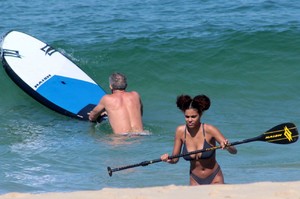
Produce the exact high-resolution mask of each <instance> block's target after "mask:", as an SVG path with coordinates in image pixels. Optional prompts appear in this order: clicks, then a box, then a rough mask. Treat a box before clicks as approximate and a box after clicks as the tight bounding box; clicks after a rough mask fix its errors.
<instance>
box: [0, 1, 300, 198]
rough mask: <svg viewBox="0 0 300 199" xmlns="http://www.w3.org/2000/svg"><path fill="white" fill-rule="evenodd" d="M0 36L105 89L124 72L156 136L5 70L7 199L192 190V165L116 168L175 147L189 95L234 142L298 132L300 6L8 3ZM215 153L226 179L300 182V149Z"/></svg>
mask: <svg viewBox="0 0 300 199" xmlns="http://www.w3.org/2000/svg"><path fill="white" fill-rule="evenodd" d="M0 9H1V23H0V33H1V34H5V33H6V32H7V31H10V30H18V31H22V32H25V33H28V34H30V35H33V36H35V37H37V38H39V39H41V40H43V41H45V42H46V43H48V44H50V45H52V46H53V47H55V48H57V49H58V50H60V51H61V52H63V53H65V54H66V55H67V56H69V57H70V58H71V59H72V60H73V61H74V62H75V63H76V64H77V65H79V66H80V67H81V68H82V69H83V70H84V71H85V72H86V73H87V74H88V75H90V76H91V77H92V78H93V79H94V80H95V81H96V82H97V83H99V84H100V85H101V86H102V87H103V88H104V89H106V90H107V91H109V89H108V76H109V75H110V74H111V73H112V72H115V71H118V72H122V73H125V74H126V75H127V76H128V83H129V87H128V90H136V91H138V92H139V93H140V95H141V97H142V100H143V104H144V124H145V128H146V130H148V131H149V132H151V135H150V136H140V137H120V136H116V135H113V134H112V132H111V129H110V127H109V125H108V124H107V123H103V124H100V125H96V126H94V125H93V124H91V123H89V122H84V121H78V120H75V119H71V118H68V117H65V116H63V115H59V114H58V113H55V112H53V111H51V110H49V109H48V108H46V107H44V106H42V105H41V104H39V103H38V102H36V101H34V100H33V99H32V98H31V97H29V96H28V95H27V94H25V93H24V92H23V91H22V90H21V89H20V88H18V87H17V86H16V85H15V84H14V83H13V82H12V81H11V80H10V78H9V77H8V76H7V74H6V73H5V71H4V69H3V68H2V70H0V90H1V98H0V103H1V106H0V113H1V117H0V194H3V193H7V192H33V193H36V192H61V191H63V192H68V191H78V190H99V189H102V188H104V187H151V186H163V185H169V184H176V185H188V183H189V182H188V172H189V163H188V162H185V161H183V160H181V161H179V163H178V164H176V165H169V164H165V163H157V164H152V165H148V166H147V167H137V168H134V169H128V170H124V171H119V172H116V173H114V174H113V176H112V177H109V176H108V173H107V169H106V168H107V166H110V167H112V168H115V167H120V166H125V165H131V164H135V163H140V162H142V161H145V160H152V159H157V158H159V157H160V155H161V154H163V153H165V152H169V153H170V152H171V150H172V147H173V137H174V131H175V128H176V127H177V125H179V124H182V123H184V118H183V115H182V114H181V112H180V111H179V110H178V109H177V108H176V105H175V100H176V96H177V95H180V94H190V95H192V96H194V95H196V94H201V93H203V94H206V95H208V96H209V97H210V99H211V101H212V106H211V108H210V109H209V110H208V111H207V112H206V113H205V114H204V116H203V118H202V120H203V122H206V123H210V124H213V125H215V126H217V127H218V128H219V129H220V130H221V132H222V133H223V134H224V135H225V136H226V137H227V138H228V139H229V140H230V141H232V142H233V141H238V140H243V139H246V138H251V137H255V136H257V135H260V134H261V133H263V132H265V131H267V130H268V129H270V128H272V127H273V126H276V125H277V124H280V123H283V122H293V123H295V124H296V125H300V119H299V112H300V109H299V103H300V84H299V77H300V70H299V65H300V56H299V54H300V4H299V3H298V1H280V0H279V1H271V0H260V1H253V0H252V1H251V0H249V1H247V0H239V1H220V0H216V1H205V0H201V1H195V0H185V1H182V0H179V1H169V0H162V1H158V0H147V1H136V0H127V1H114V0H112V1H99V0H85V1H82V0H78V1H70V0H66V1H58V0H49V1H47V2H45V1H38V0H29V1H21V0H15V1H0ZM238 150H239V152H238V154H237V155H230V154H228V153H226V152H225V151H222V150H218V151H217V160H218V162H219V163H220V165H221V168H222V170H223V173H224V176H225V181H226V183H230V184H237V183H251V182H261V181H296V180H297V181H298V180H300V175H299V174H300V158H299V154H298V151H299V150H300V144H299V143H298V142H297V143H294V144H290V145H276V144H270V143H265V142H253V143H248V144H243V145H239V146H238Z"/></svg>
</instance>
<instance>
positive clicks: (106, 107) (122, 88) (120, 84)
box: [89, 73, 144, 134]
mask: <svg viewBox="0 0 300 199" xmlns="http://www.w3.org/2000/svg"><path fill="white" fill-rule="evenodd" d="M109 87H110V89H111V92H112V94H106V95H104V96H103V97H102V99H101V100H100V102H99V103H98V105H97V106H96V107H95V108H94V109H93V110H92V111H91V112H90V113H89V120H90V121H96V120H97V118H98V117H99V116H100V115H103V114H105V113H106V114H107V116H108V119H109V123H110V125H111V127H112V129H113V131H114V133H116V134H122V133H137V132H143V130H144V129H143V121H142V114H143V104H142V101H141V98H140V95H139V94H138V93H137V92H135V91H131V92H127V91H126V87H127V80H126V76H125V75H123V74H121V73H113V74H112V75H111V76H110V77H109Z"/></svg>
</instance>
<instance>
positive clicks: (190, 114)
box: [184, 108, 200, 128]
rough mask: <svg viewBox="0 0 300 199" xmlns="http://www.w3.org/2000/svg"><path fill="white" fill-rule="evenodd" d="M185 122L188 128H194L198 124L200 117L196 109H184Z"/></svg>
mask: <svg viewBox="0 0 300 199" xmlns="http://www.w3.org/2000/svg"><path fill="white" fill-rule="evenodd" d="M184 116H185V122H186V125H187V126H188V127H189V128H195V127H197V126H198V125H199V123H200V115H199V113H198V110H197V109H193V108H190V109H186V110H185V112H184Z"/></svg>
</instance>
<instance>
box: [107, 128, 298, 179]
mask: <svg viewBox="0 0 300 199" xmlns="http://www.w3.org/2000/svg"><path fill="white" fill-rule="evenodd" d="M298 136H299V135H298V130H297V128H296V126H295V125H294V124H293V123H283V124H279V125H277V126H275V127H273V128H271V129H270V130H268V131H266V132H265V133H263V134H262V135H260V136H257V137H253V138H248V139H245V140H241V141H236V142H232V143H230V144H228V145H227V146H234V145H239V144H244V143H248V142H254V141H263V142H269V143H275V144H291V143H293V142H296V141H297V140H298ZM220 148H222V147H221V146H215V147H210V148H206V149H201V150H196V151H191V152H188V153H184V154H178V155H173V156H169V159H174V158H179V157H184V156H188V155H192V154H197V153H203V152H206V151H211V150H216V149H220ZM161 161H162V160H161V159H154V160H150V161H143V162H140V163H138V164H132V165H128V166H124V167H119V168H113V169H112V168H110V167H107V171H108V174H109V176H112V173H113V172H115V171H121V170H125V169H129V168H133V167H138V166H147V165H149V164H153V163H157V162H161Z"/></svg>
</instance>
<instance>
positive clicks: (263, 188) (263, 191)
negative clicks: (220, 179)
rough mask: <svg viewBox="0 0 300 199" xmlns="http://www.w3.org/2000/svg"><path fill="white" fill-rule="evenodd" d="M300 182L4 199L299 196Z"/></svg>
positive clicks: (9, 195)
mask: <svg viewBox="0 0 300 199" xmlns="http://www.w3.org/2000/svg"><path fill="white" fill-rule="evenodd" d="M299 187H300V181H292V182H256V183H250V184H224V185H202V186H176V185H168V186H160V187H146V188H103V189H101V190H98V191H75V192H51V193H41V194H31V193H17V192H11V193H7V194H2V195H0V199H13V198H16V199H40V198H43V199H58V198H64V199H82V198H89V199H94V198H105V199H117V198H118V199H152V198H153V199H156V198H159V199H170V198H172V199H182V198H189V199H191V198H200V197H201V198H203V197H204V198H213V199H224V198H228V199H253V198H264V199H277V198H278V199H294V198H295V199H296V198H297V199H299V198H300V189H299Z"/></svg>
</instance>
